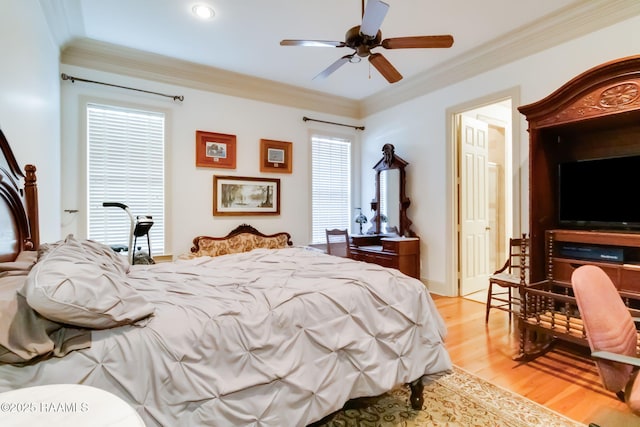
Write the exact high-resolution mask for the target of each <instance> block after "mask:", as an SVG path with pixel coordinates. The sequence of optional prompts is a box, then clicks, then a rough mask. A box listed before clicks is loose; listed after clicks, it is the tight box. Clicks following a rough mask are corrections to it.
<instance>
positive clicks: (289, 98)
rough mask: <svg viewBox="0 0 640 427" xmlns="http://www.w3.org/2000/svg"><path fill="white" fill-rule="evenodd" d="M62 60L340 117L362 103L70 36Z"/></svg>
mask: <svg viewBox="0 0 640 427" xmlns="http://www.w3.org/2000/svg"><path fill="white" fill-rule="evenodd" d="M60 61H61V62H62V63H63V64H67V65H75V66H79V67H86V68H91V69H96V70H100V71H105V72H111V73H116V74H122V75H127V76H130V77H136V78H141V79H146V80H152V81H157V82H161V83H167V84H171V85H177V86H183V87H189V88H192V89H198V90H205V91H210V92H215V93H221V94H225V95H230V96H237V97H241V98H247V99H253V100H256V101H263V102H268V103H271V104H279V105H285V106H289V107H295V108H300V109H304V110H310V111H316V112H322V113H329V114H335V115H339V116H344V117H352V118H359V117H360V103H359V102H358V101H356V100H352V99H349V98H344V97H338V96H334V95H328V94H325V93H322V92H318V91H311V90H305V89H301V88H299V87H296V86H292V85H287V84H283V83H278V82H274V81H271V80H266V79H260V78H256V77H252V76H248V75H244V74H238V73H233V72H230V71H226V70H222V69H219V68H214V67H210V66H206V65H201V64H196V63H193V62H188V61H183V60H178V59H175V58H170V57H167V56H163V55H158V54H155V53H150V52H144V51H140V50H136V49H130V48H126V47H123V46H118V45H114V44H109V43H104V42H100V41H96V40H92V39H86V38H84V39H76V40H73V41H72V42H71V43H69V44H68V45H67V46H66V47H65V48H64V49H63V51H62V54H61V57H60Z"/></svg>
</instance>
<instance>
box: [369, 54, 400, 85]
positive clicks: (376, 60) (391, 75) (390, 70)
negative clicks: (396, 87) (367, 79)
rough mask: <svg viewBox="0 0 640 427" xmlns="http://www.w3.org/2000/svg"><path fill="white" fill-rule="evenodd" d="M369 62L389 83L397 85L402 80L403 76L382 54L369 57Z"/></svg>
mask: <svg viewBox="0 0 640 427" xmlns="http://www.w3.org/2000/svg"><path fill="white" fill-rule="evenodd" d="M369 62H370V63H371V64H373V66H374V67H376V70H378V71H379V72H380V74H382V76H383V77H384V78H385V79H387V81H388V82H389V83H395V82H397V81H399V80H401V79H402V74H400V73H399V72H398V70H396V69H395V67H394V66H393V65H391V62H389V61H387V58H385V57H384V56H382V54H379V53H372V54H371V55H369Z"/></svg>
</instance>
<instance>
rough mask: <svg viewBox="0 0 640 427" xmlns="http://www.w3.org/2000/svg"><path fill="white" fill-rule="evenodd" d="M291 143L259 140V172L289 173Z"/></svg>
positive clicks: (291, 168)
mask: <svg viewBox="0 0 640 427" xmlns="http://www.w3.org/2000/svg"><path fill="white" fill-rule="evenodd" d="M292 145H293V144H291V143H290V142H285V141H274V140H271V139H261V140H260V172H277V173H291V171H292V170H293V165H292V160H291V159H292V150H293V148H292Z"/></svg>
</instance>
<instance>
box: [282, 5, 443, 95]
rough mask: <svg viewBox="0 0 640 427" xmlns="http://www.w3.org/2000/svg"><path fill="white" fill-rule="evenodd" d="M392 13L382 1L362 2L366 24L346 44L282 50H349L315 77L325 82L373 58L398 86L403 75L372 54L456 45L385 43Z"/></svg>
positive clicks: (406, 40)
mask: <svg viewBox="0 0 640 427" xmlns="http://www.w3.org/2000/svg"><path fill="white" fill-rule="evenodd" d="M388 10H389V5H388V4H387V3H385V2H383V1H380V0H369V1H367V6H366V8H365V5H364V0H362V24H361V25H357V26H355V27H353V28H351V29H349V31H347V33H346V35H345V41H327V40H287V39H285V40H282V41H281V42H280V45H281V46H313V47H349V48H351V49H353V53H350V54H348V55H345V56H343V57H342V58H340V59H338V60H337V61H335V62H334V63H333V64H331V65H329V66H328V67H327V68H326V69H325V70H323V71H322V72H321V73H319V74H318V75H316V76H315V77H314V80H315V79H317V78H325V77H328V76H329V75H330V74H332V73H333V72H334V71H336V70H337V69H338V68H340V67H341V66H343V65H344V64H346V63H347V62H360V61H361V60H362V58H366V57H368V58H369V62H370V63H371V64H372V65H373V66H374V67H375V68H376V70H378V71H379V72H380V74H382V76H383V77H384V78H385V79H387V81H388V82H389V83H395V82H397V81H399V80H401V79H402V74H400V72H398V70H396V68H395V67H394V66H393V65H391V63H390V62H389V61H388V60H387V58H385V57H384V56H383V55H382V54H381V53H377V52H375V53H374V52H372V51H371V50H372V49H374V48H377V47H380V46H381V47H383V48H385V49H411V48H446V47H451V46H452V45H453V37H452V36H450V35H438V36H414V37H394V38H389V39H384V40H383V39H382V32H381V31H380V26H381V25H382V21H383V20H384V17H385V16H386V14H387V12H388Z"/></svg>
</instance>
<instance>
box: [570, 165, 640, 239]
mask: <svg viewBox="0 0 640 427" xmlns="http://www.w3.org/2000/svg"><path fill="white" fill-rule="evenodd" d="M558 172H559V176H558V180H559V186H558V206H559V208H558V214H559V223H560V225H561V226H565V227H568V228H583V229H599V230H602V229H616V230H640V207H639V206H640V203H638V201H639V200H638V194H639V193H640V155H637V156H626V157H610V158H600V159H590V160H581V161H572V162H565V163H560V165H559V170H558Z"/></svg>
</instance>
